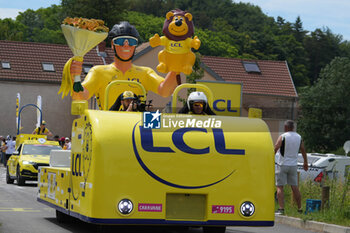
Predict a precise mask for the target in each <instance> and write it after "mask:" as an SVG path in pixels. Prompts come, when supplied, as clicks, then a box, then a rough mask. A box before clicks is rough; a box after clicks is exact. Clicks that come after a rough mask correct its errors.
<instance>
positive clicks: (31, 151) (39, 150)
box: [22, 144, 62, 155]
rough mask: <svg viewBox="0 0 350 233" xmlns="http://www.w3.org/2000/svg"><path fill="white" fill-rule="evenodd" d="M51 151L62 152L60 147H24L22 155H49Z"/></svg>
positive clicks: (33, 145)
mask: <svg viewBox="0 0 350 233" xmlns="http://www.w3.org/2000/svg"><path fill="white" fill-rule="evenodd" d="M51 150H62V147H60V146H55V145H41V144H38V145H35V144H31V145H28V144H27V145H24V147H23V151H22V155H50V152H51Z"/></svg>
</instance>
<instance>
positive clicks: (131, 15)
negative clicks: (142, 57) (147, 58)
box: [123, 11, 164, 42]
mask: <svg viewBox="0 0 350 233" xmlns="http://www.w3.org/2000/svg"><path fill="white" fill-rule="evenodd" d="M123 20H126V21H129V22H130V23H131V24H132V25H134V26H135V27H136V29H137V31H138V32H139V34H140V37H141V38H140V39H141V42H147V41H148V40H149V38H151V37H152V36H154V34H155V33H158V35H160V36H162V34H163V33H162V29H163V23H164V18H162V17H155V16H152V15H146V14H144V13H140V12H135V11H128V12H127V14H125V17H124V18H123ZM145 22H147V23H145Z"/></svg>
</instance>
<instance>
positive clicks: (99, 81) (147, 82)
mask: <svg viewBox="0 0 350 233" xmlns="http://www.w3.org/2000/svg"><path fill="white" fill-rule="evenodd" d="M114 80H129V81H135V82H139V83H141V84H142V85H143V86H144V88H145V89H146V91H152V92H154V93H156V94H158V86H159V84H160V83H161V82H163V81H164V78H163V77H161V76H159V75H158V74H157V73H156V72H155V71H154V70H153V69H151V68H149V67H144V66H136V65H132V67H131V68H130V69H129V70H128V71H126V72H125V73H123V72H122V71H120V70H119V69H118V68H116V67H115V65H114V63H112V64H109V65H100V66H94V67H93V68H91V70H90V71H89V73H88V74H87V75H86V77H85V80H84V82H83V83H82V85H83V86H84V87H85V88H86V89H87V90H88V91H89V95H90V96H89V98H90V97H91V96H93V95H96V99H97V103H98V105H99V108H100V109H103V108H102V106H103V104H104V95H105V89H106V87H107V85H108V84H109V83H110V82H111V81H114ZM125 90H128V91H132V92H133V93H135V94H136V95H141V94H142V91H141V90H140V88H138V87H137V86H136V85H135V86H133V85H125V84H119V85H114V86H112V87H111V89H110V91H109V95H108V109H109V108H110V107H111V106H112V105H113V103H114V102H115V101H116V99H117V98H118V96H119V95H120V94H121V93H123V92H124V91H125Z"/></svg>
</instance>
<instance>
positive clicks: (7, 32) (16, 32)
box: [0, 18, 25, 41]
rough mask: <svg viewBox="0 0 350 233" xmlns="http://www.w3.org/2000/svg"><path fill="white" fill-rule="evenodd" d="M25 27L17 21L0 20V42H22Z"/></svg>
mask: <svg viewBox="0 0 350 233" xmlns="http://www.w3.org/2000/svg"><path fill="white" fill-rule="evenodd" d="M24 31H25V26H24V25H23V24H21V23H19V22H17V21H14V20H12V19H9V18H6V19H3V20H1V19H0V40H15V41H23V40H24Z"/></svg>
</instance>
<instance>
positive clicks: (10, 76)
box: [0, 41, 298, 139]
mask: <svg viewBox="0 0 350 233" xmlns="http://www.w3.org/2000/svg"><path fill="white" fill-rule="evenodd" d="M161 49H162V48H161V47H157V48H151V47H150V46H149V44H148V43H144V44H142V45H140V46H138V47H137V49H136V53H135V57H134V60H133V62H134V64H136V65H142V66H148V67H151V68H153V69H154V70H156V66H157V65H158V59H157V56H158V52H159V51H160V50H161ZM72 56H73V54H72V52H71V51H70V49H69V47H68V46H67V45H58V44H45V43H31V42H18V41H0V64H1V67H0V97H1V101H0V106H1V108H0V109H1V112H2V113H1V115H2V116H3V117H2V121H1V122H0V135H2V134H6V135H7V134H11V135H15V134H16V132H17V131H16V129H15V127H16V124H15V123H16V121H15V116H16V108H15V106H16V95H17V93H20V95H21V102H20V107H22V106H25V105H28V104H35V103H36V98H37V96H38V95H40V96H41V97H42V110H43V119H44V120H45V121H46V122H47V127H48V128H49V129H50V130H51V131H52V132H53V134H57V135H59V136H69V135H70V133H71V123H72V121H73V119H74V118H75V116H72V115H71V114H70V108H71V98H70V96H67V97H65V98H63V99H62V98H61V95H58V94H57V92H58V90H59V87H60V82H61V78H62V71H63V67H64V64H65V63H66V61H67V60H68V59H69V58H70V57H72ZM113 57H114V52H113V51H112V49H110V48H108V47H105V46H103V45H100V46H99V47H98V48H96V49H92V50H91V51H89V52H88V53H87V54H86V55H85V57H84V64H83V73H82V77H84V76H85V75H86V74H87V72H88V71H89V69H90V68H91V67H92V66H94V65H102V64H109V63H112V62H113ZM201 62H202V67H203V68H204V77H203V80H208V81H221V82H234V83H241V84H242V99H243V101H242V106H241V107H242V110H241V115H242V116H247V115H248V109H249V108H251V107H254V108H260V109H262V112H263V119H264V120H265V121H266V122H267V124H268V126H269V127H270V130H271V131H272V132H273V137H274V139H275V138H276V137H277V136H276V135H278V133H279V132H281V131H283V122H284V120H286V119H294V118H295V116H296V109H295V108H296V102H297V98H298V95H297V92H296V90H295V87H294V84H293V80H292V77H291V74H290V72H289V69H288V64H287V63H286V62H285V61H264V60H254V61H253V60H242V59H233V58H222V57H210V56H203V57H202V60H201ZM160 75H161V76H163V77H164V76H165V75H164V74H160ZM181 79H182V82H183V83H184V82H185V76H184V75H183V74H182V76H181ZM147 99H152V100H153V102H152V104H153V107H154V109H156V108H163V107H164V106H165V105H166V104H167V103H169V101H170V99H171V97H168V98H163V97H160V96H158V95H156V94H154V93H152V92H149V93H148V95H147ZM89 107H90V108H96V101H95V100H94V99H92V100H90V101H89ZM180 107H182V106H180ZM35 124H36V109H35V108H31V107H26V108H25V109H24V110H23V111H22V114H21V125H22V127H23V129H22V131H21V132H23V133H30V132H32V130H33V129H34V127H35ZM274 134H276V135H274Z"/></svg>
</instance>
